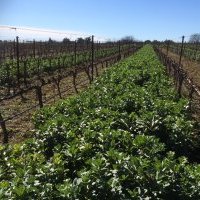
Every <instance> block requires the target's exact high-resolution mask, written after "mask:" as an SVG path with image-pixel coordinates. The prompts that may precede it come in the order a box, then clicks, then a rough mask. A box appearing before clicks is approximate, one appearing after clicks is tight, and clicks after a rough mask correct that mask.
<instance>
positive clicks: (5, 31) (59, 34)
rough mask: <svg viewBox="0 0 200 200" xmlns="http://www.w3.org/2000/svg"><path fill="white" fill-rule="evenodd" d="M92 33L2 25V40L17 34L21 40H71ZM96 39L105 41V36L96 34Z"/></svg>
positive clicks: (0, 26) (0, 29) (10, 38)
mask: <svg viewBox="0 0 200 200" xmlns="http://www.w3.org/2000/svg"><path fill="white" fill-rule="evenodd" d="M91 35H92V34H86V33H82V32H78V31H57V30H50V29H40V28H32V27H16V26H7V25H0V40H6V39H7V40H12V39H14V38H15V37H16V36H19V38H20V39H21V40H33V39H35V40H48V39H49V38H51V39H52V40H58V41H61V40H62V39H63V38H65V37H67V38H69V39H70V40H76V39H77V38H80V37H82V38H86V37H90V36H91ZM95 40H98V41H102V42H103V41H105V40H107V39H106V38H104V37H99V36H95Z"/></svg>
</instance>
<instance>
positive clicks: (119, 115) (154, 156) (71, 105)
mask: <svg viewBox="0 0 200 200" xmlns="http://www.w3.org/2000/svg"><path fill="white" fill-rule="evenodd" d="M187 105H188V102H187V100H185V99H178V98H177V95H176V92H175V91H174V89H173V87H172V81H171V80H170V79H169V78H168V77H167V76H166V75H165V71H164V66H162V65H161V64H160V62H159V61H158V58H157V57H156V55H155V53H154V51H153V48H152V47H151V46H148V45H147V46H145V47H143V48H142V49H141V50H140V51H138V52H137V53H136V54H135V55H134V56H132V57H130V58H128V59H125V60H124V61H121V62H119V63H118V64H116V65H114V66H113V67H111V68H110V69H109V70H107V71H106V72H105V73H104V74H103V75H102V76H101V77H99V78H98V79H97V80H96V81H94V83H93V84H92V85H91V87H90V88H89V89H88V90H87V91H85V92H82V93H81V94H79V95H78V96H75V97H72V98H69V99H67V100H64V101H63V100H62V101H60V102H59V103H57V105H55V106H54V107H46V108H44V109H42V110H40V111H39V112H38V113H37V114H36V115H35V117H34V121H35V126H36V128H37V133H36V137H35V138H34V139H32V140H29V141H27V142H25V143H24V144H20V145H14V146H13V147H11V146H5V147H1V149H0V156H1V160H0V162H1V165H0V179H1V182H0V199H59V200H60V199H91V200H93V199H120V200H121V199H124V200H125V199H126V200H127V199H200V166H199V165H198V164H191V163H189V162H188V161H187V159H186V157H183V156H182V157H181V156H178V155H183V154H184V155H185V154H187V151H188V150H191V149H193V148H197V145H198V142H197V140H196V139H194V138H195V137H194V136H195V126H196V125H195V123H194V122H192V121H191V120H189V119H188V115H187Z"/></svg>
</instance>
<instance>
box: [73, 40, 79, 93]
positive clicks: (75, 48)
mask: <svg viewBox="0 0 200 200" xmlns="http://www.w3.org/2000/svg"><path fill="white" fill-rule="evenodd" d="M76 56H77V42H76V41H75V44H74V70H73V85H74V90H75V92H76V93H78V90H77V87H76V75H77V74H76Z"/></svg>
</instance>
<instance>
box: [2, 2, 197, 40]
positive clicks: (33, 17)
mask: <svg viewBox="0 0 200 200" xmlns="http://www.w3.org/2000/svg"><path fill="white" fill-rule="evenodd" d="M1 25H6V26H14V27H29V28H34V29H35V28H36V29H37V30H38V29H42V30H55V31H58V32H62V31H63V32H64V33H66V35H67V33H68V32H69V31H70V33H71V35H70V37H73V33H74V35H76V34H77V35H78V34H79V33H81V34H85V35H94V36H96V37H102V38H106V39H120V38H121V37H124V36H133V37H135V38H136V39H138V40H165V39H173V40H180V38H181V36H182V35H185V36H187V37H189V36H190V35H191V34H193V33H200V0H0V39H1V38H3V37H7V36H8V35H9V34H10V35H12V34H22V33H21V32H20V31H19V30H13V29H12V30H11V29H9V28H8V29H7V32H6V31H5V30H4V29H2V28H1ZM17 31H18V32H17ZM25 32H27V35H26V37H28V38H30V39H31V38H32V37H36V35H35V33H36V31H34V32H31V31H29V32H28V31H25ZM38 34H39V30H38ZM43 34H44V33H43ZM45 34H46V35H49V36H51V37H53V38H54V37H55V38H56V37H57V36H58V34H52V33H45ZM81 34H80V35H81ZM64 36H65V34H61V35H60V36H59V37H64ZM187 37H186V38H187Z"/></svg>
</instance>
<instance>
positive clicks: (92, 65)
mask: <svg viewBox="0 0 200 200" xmlns="http://www.w3.org/2000/svg"><path fill="white" fill-rule="evenodd" d="M91 50H92V62H91V67H92V76H91V79H92V81H93V79H94V35H92V49H91Z"/></svg>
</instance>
